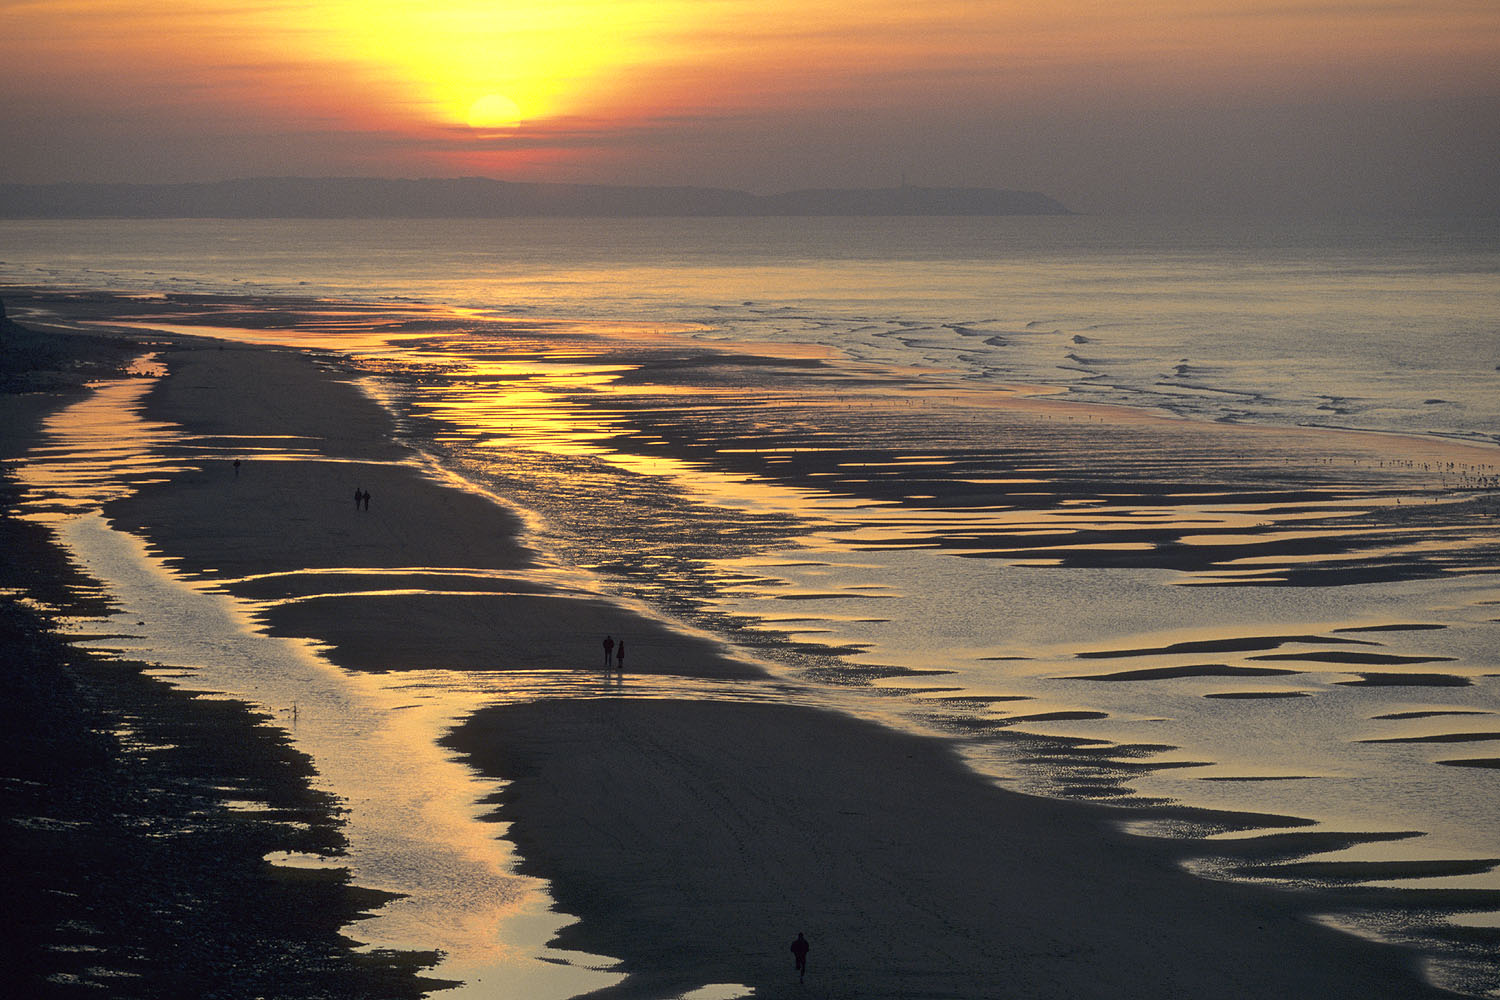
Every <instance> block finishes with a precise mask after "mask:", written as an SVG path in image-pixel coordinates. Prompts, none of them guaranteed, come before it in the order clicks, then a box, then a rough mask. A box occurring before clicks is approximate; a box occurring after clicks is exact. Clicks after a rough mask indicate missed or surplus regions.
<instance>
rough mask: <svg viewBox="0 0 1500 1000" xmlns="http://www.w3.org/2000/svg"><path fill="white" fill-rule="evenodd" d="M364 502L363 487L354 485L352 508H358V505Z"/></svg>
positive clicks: (362, 504) (360, 505)
mask: <svg viewBox="0 0 1500 1000" xmlns="http://www.w3.org/2000/svg"><path fill="white" fill-rule="evenodd" d="M364 502H365V488H364V487H363V486H356V487H355V488H354V509H355V510H359V509H360V507H362V506H364Z"/></svg>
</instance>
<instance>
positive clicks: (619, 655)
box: [615, 639, 625, 674]
mask: <svg viewBox="0 0 1500 1000" xmlns="http://www.w3.org/2000/svg"><path fill="white" fill-rule="evenodd" d="M615 663H616V665H618V666H619V668H620V673H622V674H623V673H624V672H625V640H624V639H621V640H620V644H619V645H618V646H616V647H615Z"/></svg>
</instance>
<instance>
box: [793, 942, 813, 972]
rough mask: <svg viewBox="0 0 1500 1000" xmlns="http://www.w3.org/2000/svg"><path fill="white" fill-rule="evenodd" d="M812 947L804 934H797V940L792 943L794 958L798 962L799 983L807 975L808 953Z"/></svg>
mask: <svg viewBox="0 0 1500 1000" xmlns="http://www.w3.org/2000/svg"><path fill="white" fill-rule="evenodd" d="M811 947H812V945H810V944H808V943H807V938H805V937H803V936H802V932H801V931H798V932H797V940H795V941H793V942H792V956H793V957H794V958H795V959H796V960H797V982H799V983H800V982H802V977H803V976H806V975H807V952H808V949H810V948H811Z"/></svg>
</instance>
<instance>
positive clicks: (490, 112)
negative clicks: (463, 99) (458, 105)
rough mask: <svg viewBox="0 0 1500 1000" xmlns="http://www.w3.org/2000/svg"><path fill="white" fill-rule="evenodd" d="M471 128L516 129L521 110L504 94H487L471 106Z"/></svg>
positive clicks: (519, 122)
mask: <svg viewBox="0 0 1500 1000" xmlns="http://www.w3.org/2000/svg"><path fill="white" fill-rule="evenodd" d="M468 121H469V128H515V127H516V126H517V125H519V124H521V108H520V106H519V105H517V104H516V102H515V101H512V100H511V99H510V98H509V97H506V96H505V95H504V94H485V95H484V96H483V97H481V98H480V99H479V100H477V101H475V102H474V103H473V104H471V105H469V119H468Z"/></svg>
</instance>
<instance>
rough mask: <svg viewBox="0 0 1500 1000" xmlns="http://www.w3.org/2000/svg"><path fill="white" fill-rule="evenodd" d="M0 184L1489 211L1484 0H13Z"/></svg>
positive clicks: (1100, 208)
mask: <svg viewBox="0 0 1500 1000" xmlns="http://www.w3.org/2000/svg"><path fill="white" fill-rule="evenodd" d="M0 65H3V66H4V73H3V74H0V93H3V97H4V99H3V102H0V115H3V120H0V128H3V134H4V136H5V137H6V138H5V139H4V142H5V146H6V149H5V155H4V156H3V157H0V181H26V182H46V181H53V180H128V181H161V180H216V179H223V178H230V177H245V176H267V175H275V176H288V175H306V176H323V175H360V176H387V177H431V176H459V175H481V176H488V177H497V178H501V179H513V180H523V179H525V180H555V181H587V182H599V183H636V184H699V185H705V186H723V187H738V188H743V189H747V190H752V191H758V192H773V191H781V190H787V189H792V188H799V187H812V186H847V187H881V186H890V185H894V184H896V183H899V182H900V181H901V180H902V179H903V177H904V178H905V179H906V180H907V181H909V182H910V183H913V184H921V185H932V186H938V185H955V186H995V187H1013V188H1024V189H1029V190H1041V191H1045V192H1047V193H1049V194H1052V195H1054V196H1055V197H1058V198H1060V199H1061V200H1063V201H1064V202H1065V203H1067V204H1068V205H1069V206H1070V207H1073V208H1075V209H1079V210H1083V211H1093V212H1129V211H1162V210H1176V209H1186V210H1192V211H1306V210H1322V209H1337V210H1367V209H1372V208H1373V209H1379V210H1395V211H1403V212H1404V211H1467V210H1479V211H1489V212H1494V211H1497V210H1500V167H1497V163H1500V138H1497V136H1500V3H1496V2H1495V0H1412V2H1402V0H1197V2H1194V0H1136V2H1133V3H1115V2H1110V3H1106V2H1102V0H1046V2H1043V0H968V2H963V0H923V2H921V3H913V2H912V0H844V2H839V3H830V2H826V0H797V2H788V0H554V2H528V0H522V2H495V0H491V2H481V0H460V2H441V0H435V2H426V3H418V2H401V3H397V2H386V0H298V2H288V0H196V2H195V0H182V2H173V3H166V2H158V0H35V2H32V0H19V2H18V0H0Z"/></svg>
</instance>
